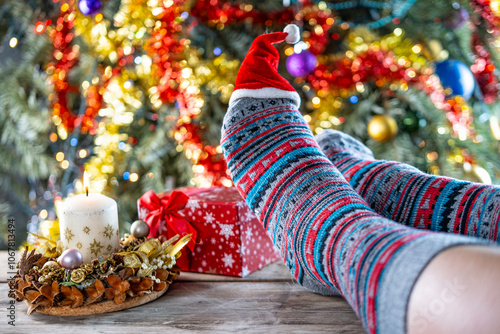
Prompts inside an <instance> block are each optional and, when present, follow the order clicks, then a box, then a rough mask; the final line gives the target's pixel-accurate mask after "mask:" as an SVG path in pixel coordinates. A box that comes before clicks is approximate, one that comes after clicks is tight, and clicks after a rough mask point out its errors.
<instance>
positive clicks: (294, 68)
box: [286, 50, 318, 77]
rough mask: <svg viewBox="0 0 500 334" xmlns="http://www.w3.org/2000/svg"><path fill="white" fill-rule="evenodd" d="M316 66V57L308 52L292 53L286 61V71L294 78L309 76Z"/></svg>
mask: <svg viewBox="0 0 500 334" xmlns="http://www.w3.org/2000/svg"><path fill="white" fill-rule="evenodd" d="M317 64H318V62H317V60H316V56H315V55H314V54H312V52H311V51H308V50H303V51H302V52H301V53H294V54H292V55H290V56H289V57H288V58H287V59H286V69H287V70H288V73H290V74H291V75H293V76H294V77H303V76H306V75H308V74H310V73H311V72H312V71H314V69H315V68H316V66H317Z"/></svg>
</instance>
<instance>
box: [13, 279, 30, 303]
mask: <svg viewBox="0 0 500 334" xmlns="http://www.w3.org/2000/svg"><path fill="white" fill-rule="evenodd" d="M16 281H17V283H16V289H15V294H16V296H17V298H16V300H17V301H18V302H20V301H23V300H25V299H26V292H27V291H28V290H35V288H34V287H33V286H32V284H31V282H27V281H25V280H23V279H22V278H19V279H16Z"/></svg>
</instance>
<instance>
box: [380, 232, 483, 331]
mask: <svg viewBox="0 0 500 334" xmlns="http://www.w3.org/2000/svg"><path fill="white" fill-rule="evenodd" d="M466 244H478V245H487V244H488V242H486V241H484V240H482V239H477V238H472V237H463V236H456V235H452V234H445V233H432V234H427V235H425V236H422V237H420V238H418V239H416V240H414V241H411V242H409V243H408V244H407V245H406V246H405V247H404V248H403V249H401V250H400V251H399V252H398V253H397V254H395V255H394V257H393V258H392V260H391V261H390V263H389V264H388V265H387V266H386V268H385V269H384V271H383V273H382V276H381V278H380V285H379V290H378V293H377V295H378V298H377V302H376V308H377V311H378V315H377V327H378V328H377V332H378V333H391V334H398V333H402V334H403V333H407V328H406V326H407V324H406V320H407V311H408V303H409V298H410V293H411V291H412V289H413V286H414V285H415V282H416V281H417V279H418V277H419V276H420V274H421V273H422V271H423V270H424V269H425V267H426V266H427V265H428V264H429V262H430V261H431V260H432V259H433V258H434V257H435V256H436V255H438V254H439V253H441V252H442V251H444V250H446V249H448V248H450V247H453V246H459V245H466Z"/></svg>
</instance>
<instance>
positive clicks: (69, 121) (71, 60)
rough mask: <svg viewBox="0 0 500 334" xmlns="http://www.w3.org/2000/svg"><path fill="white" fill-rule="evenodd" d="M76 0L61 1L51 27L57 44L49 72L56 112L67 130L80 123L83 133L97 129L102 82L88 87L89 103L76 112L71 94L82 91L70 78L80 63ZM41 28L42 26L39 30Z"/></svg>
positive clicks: (53, 40) (51, 34)
mask: <svg viewBox="0 0 500 334" xmlns="http://www.w3.org/2000/svg"><path fill="white" fill-rule="evenodd" d="M74 10H75V9H74V6H73V2H72V1H70V2H68V3H63V4H62V5H61V14H60V15H59V17H58V18H57V20H56V25H55V27H53V28H52V29H49V31H50V32H49V36H50V38H51V39H52V44H53V45H54V51H53V57H54V58H53V60H52V61H51V62H50V63H48V64H47V72H48V73H50V74H51V77H50V78H51V81H52V84H53V86H54V92H55V94H54V96H53V97H52V101H53V103H52V108H53V115H54V116H58V117H59V118H60V121H61V124H62V126H63V127H64V128H65V129H66V131H67V132H72V131H73V130H74V129H75V127H80V131H81V132H82V133H87V132H90V133H91V134H93V132H95V130H96V129H97V121H96V120H95V117H96V116H97V114H98V113H99V110H100V109H101V106H102V93H101V92H102V91H101V86H91V87H89V89H88V91H87V106H86V109H85V112H84V113H83V114H82V115H76V114H75V113H73V112H72V110H71V107H70V106H69V101H68V99H69V96H70V94H79V90H80V89H79V86H75V85H72V84H71V83H70V81H69V74H70V71H71V70H72V69H73V68H74V67H75V66H76V65H77V64H78V56H79V51H78V48H76V47H74V46H73V45H72V43H71V42H72V40H73V38H74V32H73V26H74V21H73V19H72V17H74ZM40 31H42V30H40Z"/></svg>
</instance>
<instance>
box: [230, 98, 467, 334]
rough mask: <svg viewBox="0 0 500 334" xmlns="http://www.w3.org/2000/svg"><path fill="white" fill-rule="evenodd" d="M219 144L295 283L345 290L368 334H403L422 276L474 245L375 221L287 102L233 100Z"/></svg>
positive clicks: (248, 201) (233, 175) (375, 216)
mask: <svg viewBox="0 0 500 334" xmlns="http://www.w3.org/2000/svg"><path fill="white" fill-rule="evenodd" d="M221 145H222V149H223V152H224V156H225V158H226V161H227V164H228V168H229V170H230V172H231V175H232V178H233V181H234V182H235V184H236V187H237V189H238V190H239V191H240V193H241V195H242V196H243V197H244V198H245V200H246V202H247V204H248V205H249V207H250V208H251V209H252V210H253V212H254V213H255V214H256V215H257V217H258V218H259V219H260V221H261V222H262V223H263V225H264V226H265V228H266V229H267V231H268V234H269V235H270V237H271V239H272V241H273V243H274V245H275V246H276V247H277V248H278V250H279V251H280V253H281V256H282V257H283V259H284V261H285V264H286V265H287V267H288V268H289V269H290V271H291V272H292V274H293V275H294V277H295V279H296V280H297V281H298V282H299V283H301V284H304V282H306V281H308V280H309V281H311V280H312V281H315V282H316V283H318V284H322V285H323V286H327V287H330V289H331V290H332V291H338V292H340V293H341V294H342V295H343V296H344V297H345V298H346V299H347V301H348V302H349V303H350V305H351V306H352V307H353V309H354V310H355V312H356V314H357V315H358V316H359V317H360V318H361V320H362V322H363V324H364V326H365V328H366V329H367V330H368V331H369V332H373V333H375V332H379V333H403V332H404V331H405V319H406V318H405V315H406V305H407V301H408V298H409V294H410V291H411V287H412V286H413V283H414V282H415V280H416V279H417V277H418V275H419V273H420V271H421V270H422V269H423V268H424V267H425V265H426V264H427V263H428V261H430V259H431V258H432V257H433V256H435V254H437V253H438V252H440V251H442V250H443V249H444V248H446V247H449V246H450V245H453V244H463V243H469V242H470V241H469V240H468V239H466V238H460V237H456V236H451V237H449V236H446V235H439V236H436V235H435V234H433V233H431V232H426V231H419V230H415V229H410V228H408V227H406V226H403V225H401V224H397V223H394V222H392V221H390V220H387V219H385V218H383V217H381V216H379V215H377V214H375V213H374V212H373V211H372V210H371V209H370V208H369V206H368V205H367V204H366V202H365V201H364V200H363V199H362V198H361V197H360V196H359V195H358V194H356V193H355V192H354V190H353V189H352V188H351V186H350V185H349V184H348V183H347V181H345V179H344V178H343V177H342V175H341V174H340V172H339V171H338V170H337V169H336V168H335V167H334V166H333V165H332V164H331V162H330V161H329V160H328V159H327V157H326V156H325V155H324V154H323V153H322V152H321V150H320V148H319V147H318V145H317V143H316V141H315V140H314V138H313V135H312V133H311V131H310V130H309V127H308V125H307V123H306V122H305V121H304V119H303V118H302V116H301V114H300V113H299V111H298V110H296V107H295V106H294V105H293V103H292V101H290V100H286V99H279V98H277V99H254V98H242V99H238V100H236V101H235V102H234V103H233V104H232V105H231V106H230V108H229V110H228V112H227V113H226V115H225V118H224V124H223V127H222V140H221ZM436 240H437V241H436ZM420 249H422V250H420ZM401 254H406V255H405V259H404V260H402V259H400V256H403V255H401ZM410 264H411V265H410ZM306 287H307V286H306ZM389 301H390V302H389Z"/></svg>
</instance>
